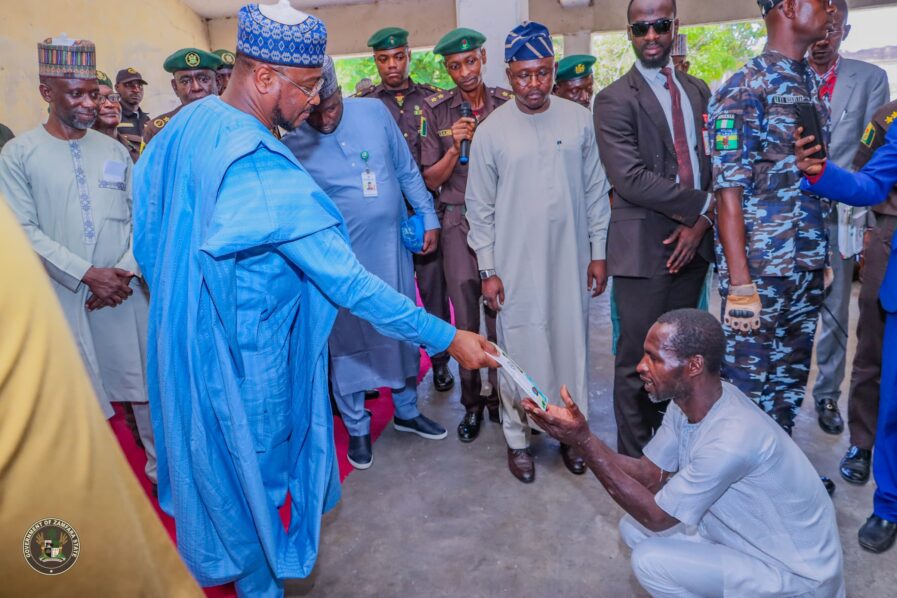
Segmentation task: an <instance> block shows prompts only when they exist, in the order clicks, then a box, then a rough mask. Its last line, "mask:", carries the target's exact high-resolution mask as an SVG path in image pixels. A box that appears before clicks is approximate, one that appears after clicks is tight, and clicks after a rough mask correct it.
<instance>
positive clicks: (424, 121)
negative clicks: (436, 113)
mask: <svg viewBox="0 0 897 598" xmlns="http://www.w3.org/2000/svg"><path fill="white" fill-rule="evenodd" d="M420 136H421V137H426V136H427V118H426V117H424V116H421V117H420Z"/></svg>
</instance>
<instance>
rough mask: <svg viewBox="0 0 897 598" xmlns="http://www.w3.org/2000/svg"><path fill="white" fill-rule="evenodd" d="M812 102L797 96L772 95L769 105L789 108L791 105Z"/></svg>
mask: <svg viewBox="0 0 897 598" xmlns="http://www.w3.org/2000/svg"><path fill="white" fill-rule="evenodd" d="M812 102H813V100H811V99H810V98H808V97H807V96H799V95H774V96H770V98H769V103H770V104H784V105H786V106H790V105H791V104H810V103H812Z"/></svg>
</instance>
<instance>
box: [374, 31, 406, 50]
mask: <svg viewBox="0 0 897 598" xmlns="http://www.w3.org/2000/svg"><path fill="white" fill-rule="evenodd" d="M407 45H408V32H407V31H405V30H404V29H402V28H401V27H385V28H383V29H381V30H380V31H377V32H376V33H374V35H372V36H371V37H370V39H368V46H370V48H371V49H372V50H374V51H375V52H376V51H377V50H392V49H393V48H404V47H405V46H407Z"/></svg>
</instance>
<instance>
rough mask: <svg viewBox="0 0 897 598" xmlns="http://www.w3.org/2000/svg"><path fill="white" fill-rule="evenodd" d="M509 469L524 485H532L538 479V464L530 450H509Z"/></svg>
mask: <svg viewBox="0 0 897 598" xmlns="http://www.w3.org/2000/svg"><path fill="white" fill-rule="evenodd" d="M508 469H510V470H511V473H513V474H514V477H515V478H517V479H518V480H520V481H521V482H523V483H524V484H530V483H532V482H533V481H535V479H536V463H535V461H533V455H532V454H531V453H530V452H529V449H528V448H525V449H512V448H509V449H508Z"/></svg>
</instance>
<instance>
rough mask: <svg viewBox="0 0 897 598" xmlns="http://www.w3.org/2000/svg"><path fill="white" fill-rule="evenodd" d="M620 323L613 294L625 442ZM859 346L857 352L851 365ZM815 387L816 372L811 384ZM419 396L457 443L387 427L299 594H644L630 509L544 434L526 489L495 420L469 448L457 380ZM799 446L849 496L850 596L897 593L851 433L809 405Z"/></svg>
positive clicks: (895, 570) (598, 405)
mask: <svg viewBox="0 0 897 598" xmlns="http://www.w3.org/2000/svg"><path fill="white" fill-rule="evenodd" d="M856 292H857V288H855V289H854V303H853V306H852V313H851V330H853V329H854V327H855V322H856ZM712 295H713V297H714V300H715V302H716V303H715V305H714V307H713V310H714V313H719V312H718V297H717V296H716V293H715V292H714V293H713V294H712ZM609 313H610V310H609V304H608V300H607V297H606V296H604V297H601V298H598V299H596V300H594V303H593V306H592V311H591V331H590V334H591V339H590V342H591V354H590V363H591V368H592V369H591V388H590V393H589V401H590V413H591V418H590V424H591V427H592V430H593V432H595V433H596V434H597V435H598V436H599V437H600V438H601V439H603V440H604V441H605V442H608V443H609V444H611V446H614V445H615V443H616V429H615V425H614V417H613V409H612V406H611V389H612V381H613V377H612V373H613V359H612V356H611V353H610V342H609V338H610V316H609ZM854 348H855V343H854V342H851V345H850V348H849V352H848V363H850V361H851V360H852V357H853V351H854ZM848 371H849V370H848ZM456 374H457V372H456ZM814 377H815V368H814V372H813V374H811V382H810V384H811V386H812V380H813V378H814ZM848 377H849V373H848ZM848 382H849V381H848V380H845V382H844V386H843V390H842V396H844V397H846V393H847V384H848ZM419 391H420V397H421V400H420V405H421V409H422V411H423V412H424V413H426V414H427V415H428V416H430V417H433V418H434V419H436V420H438V421H440V422H441V423H442V424H443V425H445V426H446V428H448V429H449V436H448V438H446V439H445V440H441V441H428V440H423V439H420V438H417V437H414V436H409V435H408V434H401V433H398V432H396V431H395V430H393V429H392V427H391V426H390V427H388V428H387V429H386V430H385V431H384V433H383V435H382V436H381V437H380V439H379V440H378V441H377V442H376V444H375V445H374V455H375V457H374V465H373V467H372V468H371V469H369V470H367V471H356V472H353V473H352V474H350V475H349V477H348V478H347V479H346V481H345V483H344V484H343V500H342V502H341V504H340V506H338V507H337V508H336V509H335V510H334V511H333V512H332V513H330V514H328V515H327V516H326V517H325V520H324V525H323V530H322V533H321V552H320V557H319V560H318V566H317V567H316V570H315V571H314V573H313V574H312V576H311V577H310V578H309V579H307V580H303V581H301V582H300V581H295V582H290V583H288V585H287V595H289V596H433V597H435V596H519V597H529V596H534V597H535V596H552V597H561V596H586V595H588V596H599V597H604V596H607V597H611V596H613V597H619V596H645V595H646V594H645V593H644V591H643V590H642V589H641V588H640V586H639V585H638V582H637V581H636V579H635V577H634V576H633V575H632V573H631V569H630V566H629V550H628V549H627V548H626V547H625V546H624V545H623V544H622V543H621V541H620V539H619V534H618V532H617V523H618V521H619V519H620V517H621V516H622V515H623V511H622V509H620V508H619V507H618V506H617V505H616V503H614V502H613V500H611V498H610V497H609V496H608V495H607V493H606V492H605V491H604V489H603V488H602V486H601V485H600V484H599V483H598V481H597V480H596V479H595V478H594V476H592V475H591V473H589V474H587V475H585V476H573V475H571V474H570V473H569V472H567V470H566V469H565V468H564V466H563V463H562V462H561V459H560V455H559V454H558V444H557V443H556V442H555V441H553V440H550V439H548V438H547V437H545V436H544V435H543V436H540V437H536V438H535V441H534V443H533V449H534V452H535V455H536V481H535V483H533V484H530V485H524V484H521V483H520V482H518V481H517V480H516V479H515V478H514V477H513V476H512V475H511V474H510V472H508V468H507V461H506V451H505V443H504V438H503V436H502V433H501V429H500V427H499V426H498V425H497V424H492V423H490V422H488V420H487V421H486V422H484V426H483V429H482V431H481V433H480V437H479V438H478V439H477V440H476V441H475V442H473V443H471V444H462V443H461V442H459V441H458V439H457V435H456V434H455V427H456V426H457V423H458V422H459V421H460V419H461V417H462V415H463V413H464V411H463V408H462V407H461V405H460V404H459V402H458V399H459V389H458V385H457V384H456V385H455V388H454V389H453V391H452V392H450V393H438V392H436V391H435V390H433V388H432V376H431V375H428V376H427V378H426V379H425V380H424V381H423V383H422V384H421V387H420V390H419ZM845 401H846V399H844V398H842V404H841V411H842V414H844V416H845V418H846V404H845ZM794 439H795V441H796V442H797V443H798V444H799V445H800V446H801V447H802V448H803V449H804V450H805V451H806V452H807V454H808V455H809V457H810V460H811V461H812V462H813V464H814V465H815V466H816V467H817V468H818V470H819V472H820V473H822V474H825V475H828V476H829V477H831V478H832V479H834V480H835V482H836V484H837V486H838V489H837V491H836V493H835V496H834V502H835V506H836V508H837V514H838V523H839V527H840V530H841V542H842V545H843V548H844V560H845V567H844V569H845V576H846V578H847V589H848V594H849V595H850V596H856V597H884V596H897V548H895V549H893V550H891V551H890V552H888V553H885V554H883V555H873V554H871V553H868V552H865V551H863V550H862V549H861V548H860V547H859V545H858V544H857V541H856V533H857V530H858V529H859V527H860V525H862V523H863V522H864V521H865V519H866V517H867V516H868V515H869V514H870V513H871V510H872V493H873V489H874V486H873V484H872V483H871V482H870V483H869V484H868V485H866V486H861V487H857V486H851V485H848V484H847V483H845V482H843V481H842V480H841V478H840V476H839V475H838V469H837V468H838V462H839V460H840V458H841V456H842V455H843V454H844V452H845V451H846V449H847V444H848V438H847V434H846V432H845V434H844V435H841V436H831V435H828V434H825V433H823V432H822V431H821V430H820V429H819V427H818V425H817V424H816V418H815V414H814V411H813V401H812V398H810V397H808V399H807V401H805V403H804V406H803V410H802V413H801V415H800V417H799V419H798V422H797V426H796V429H795V432H794Z"/></svg>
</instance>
